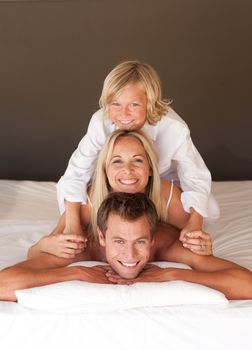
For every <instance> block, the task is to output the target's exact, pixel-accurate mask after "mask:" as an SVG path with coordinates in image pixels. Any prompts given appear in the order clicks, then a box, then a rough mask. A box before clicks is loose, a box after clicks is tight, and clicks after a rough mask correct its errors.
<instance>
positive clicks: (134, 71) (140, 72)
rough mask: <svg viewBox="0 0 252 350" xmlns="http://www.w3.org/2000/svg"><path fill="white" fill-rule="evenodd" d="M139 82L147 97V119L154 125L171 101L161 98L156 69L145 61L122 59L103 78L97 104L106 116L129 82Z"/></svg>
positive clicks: (165, 111)
mask: <svg viewBox="0 0 252 350" xmlns="http://www.w3.org/2000/svg"><path fill="white" fill-rule="evenodd" d="M134 83H141V84H142V86H143V88H144V89H145V92H146V97H147V115H146V118H147V121H148V123H149V124H150V125H155V124H156V123H157V122H159V121H160V119H161V118H162V116H164V115H165V114H166V113H167V111H168V108H169V105H170V103H171V101H166V100H164V99H162V94H161V83H160V79H159V76H158V74H157V73H156V71H155V70H154V69H153V68H152V67H151V66H150V65H148V64H147V63H142V62H139V61H124V62H122V63H120V64H118V65H117V66H116V67H115V68H114V69H112V71H111V72H110V73H109V74H108V75H107V77H106V79H105V80H104V84H103V89H102V94H101V97H100V101H99V105H100V107H101V108H103V109H104V114H105V115H106V116H108V109H109V105H110V103H111V102H112V101H113V99H114V98H115V97H116V96H117V95H118V94H120V92H121V91H122V89H123V88H125V87H126V86H127V85H129V84H134Z"/></svg>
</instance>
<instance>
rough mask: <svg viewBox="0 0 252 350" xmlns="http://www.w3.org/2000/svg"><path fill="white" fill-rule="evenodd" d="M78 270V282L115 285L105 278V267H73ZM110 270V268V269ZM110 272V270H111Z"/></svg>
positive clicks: (106, 269) (106, 268)
mask: <svg viewBox="0 0 252 350" xmlns="http://www.w3.org/2000/svg"><path fill="white" fill-rule="evenodd" d="M75 267H76V268H77V269H78V270H79V280H80V281H85V282H92V283H102V284H113V283H116V282H114V281H112V280H110V279H108V277H107V271H108V267H107V265H104V266H103V265H96V266H92V267H87V266H75ZM110 269H111V267H110ZM111 270H112V269H111Z"/></svg>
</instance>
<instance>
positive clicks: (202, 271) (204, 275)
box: [137, 240, 252, 299]
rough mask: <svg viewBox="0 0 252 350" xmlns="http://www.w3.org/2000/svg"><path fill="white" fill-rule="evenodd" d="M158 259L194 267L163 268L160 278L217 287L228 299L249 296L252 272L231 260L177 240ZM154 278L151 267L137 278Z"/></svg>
mask: <svg viewBox="0 0 252 350" xmlns="http://www.w3.org/2000/svg"><path fill="white" fill-rule="evenodd" d="M158 260H163V261H173V262H178V263H184V264H187V265H189V266H191V267H192V269H193V270H185V269H170V268H167V269H163V270H161V271H160V272H159V274H158V280H159V281H170V280H182V281H187V282H193V283H199V284H202V285H205V286H207V287H210V288H213V289H216V290H219V291H220V292H222V293H224V294H225V295H226V297H227V298H228V299H252V272H251V271H249V270H247V269H245V268H243V267H241V266H239V265H237V264H235V263H232V262H231V261H227V260H224V259H220V258H217V257H214V256H200V255H196V254H193V253H192V252H190V251H189V250H188V249H185V248H183V246H182V244H181V242H180V241H179V240H176V241H175V242H174V243H173V244H172V245H171V246H170V247H168V248H166V249H164V250H163V251H161V252H159V256H158ZM151 274H152V276H153V281H157V280H155V272H154V270H153V271H152V272H151V270H149V271H148V269H147V270H146V271H144V272H143V273H142V274H141V275H140V276H139V278H138V279H137V280H138V281H144V280H146V279H148V280H149V281H150V275H151Z"/></svg>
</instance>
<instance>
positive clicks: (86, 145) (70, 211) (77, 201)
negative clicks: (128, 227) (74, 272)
mask: <svg viewBox="0 0 252 350" xmlns="http://www.w3.org/2000/svg"><path fill="white" fill-rule="evenodd" d="M113 128H114V126H113V125H112V123H111V122H110V121H108V120H104V117H103V113H102V111H101V110H99V111H97V112H96V113H95V114H94V115H93V116H92V118H91V120H90V123H89V126H88V130H87V134H86V135H85V136H84V137H83V139H82V140H81V141H80V143H79V145H78V148H77V149H76V150H75V151H74V153H73V154H72V156H71V158H70V160H69V163H68V166H67V169H66V171H65V174H64V175H63V176H62V177H61V179H60V181H59V182H58V184H57V196H58V203H59V207H60V212H61V213H63V212H64V211H66V227H65V230H64V232H65V233H70V234H82V229H81V225H80V215H79V212H80V206H81V203H87V184H88V182H89V181H90V179H91V177H92V175H93V172H94V169H95V165H96V160H97V156H98V153H99V151H100V149H101V148H102V146H103V144H104V143H105V140H106V138H107V136H108V135H109V134H110V133H111V132H112V131H113Z"/></svg>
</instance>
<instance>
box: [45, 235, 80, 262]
mask: <svg viewBox="0 0 252 350" xmlns="http://www.w3.org/2000/svg"><path fill="white" fill-rule="evenodd" d="M86 246H87V239H86V238H85V237H84V236H82V235H76V234H65V233H60V234H53V235H49V236H45V237H43V238H41V240H40V251H41V252H45V253H49V254H53V255H56V256H58V257H60V258H66V259H72V258H74V257H75V256H76V255H77V254H79V253H81V252H82V251H83V250H84V249H85V248H86Z"/></svg>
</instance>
